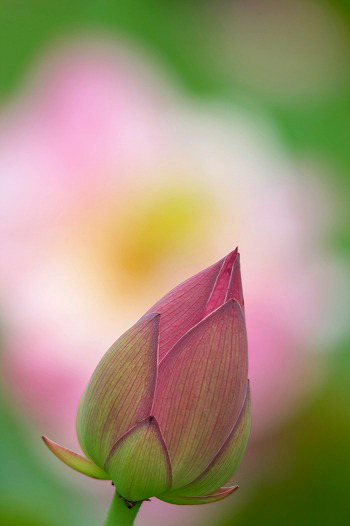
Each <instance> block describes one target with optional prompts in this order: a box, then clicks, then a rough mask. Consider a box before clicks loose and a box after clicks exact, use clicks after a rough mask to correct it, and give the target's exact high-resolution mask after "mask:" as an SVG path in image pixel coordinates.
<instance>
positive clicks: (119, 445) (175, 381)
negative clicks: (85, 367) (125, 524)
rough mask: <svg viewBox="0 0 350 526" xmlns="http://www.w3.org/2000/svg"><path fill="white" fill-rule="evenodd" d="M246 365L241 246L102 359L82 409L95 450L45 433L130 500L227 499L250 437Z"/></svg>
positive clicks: (73, 463)
mask: <svg viewBox="0 0 350 526" xmlns="http://www.w3.org/2000/svg"><path fill="white" fill-rule="evenodd" d="M247 374H248V359H247V337H246V328H245V318H244V306H243V293H242V283H241V274H240V262H239V254H238V252H237V249H236V250H235V251H233V252H231V253H230V254H229V255H228V256H227V257H226V258H224V259H222V260H220V261H219V262H217V263H215V264H214V265H212V266H211V267H209V268H207V269H205V270H203V271H202V272H200V273H199V274H196V275H195V276H193V277H192V278H190V279H189V280H187V281H185V282H184V283H182V284H181V285H179V286H178V287H176V288H175V289H173V290H172V291H171V292H169V293H168V294H167V295H166V296H164V298H162V299H161V300H160V301H159V302H157V303H156V304H155V305H154V306H153V307H152V308H151V309H150V310H149V311H148V312H147V313H146V314H145V315H144V316H143V317H142V318H141V319H140V320H139V321H138V322H137V323H136V324H135V325H134V326H133V327H131V329H129V330H128V331H127V332H126V333H125V334H123V335H122V336H121V337H120V338H119V339H118V340H117V341H116V342H115V343H114V344H113V345H112V347H111V348H110V349H109V350H108V351H107V353H106V354H105V356H104V357H103V358H102V360H101V362H100V363H99V364H98V366H97V368H96V370H95V372H94V374H93V375H92V378H91V380H90V382H89V384H88V386H87V388H86V390H85V392H84V395H83V397H82V400H81V402H80V406H79V410H78V416H77V432H78V438H79V442H80V445H81V447H82V449H83V451H84V452H85V454H86V455H87V457H88V458H83V457H81V456H80V455H77V454H75V453H73V452H70V451H69V450H67V449H65V448H62V447H61V446H59V445H58V444H55V443H54V442H51V441H50V440H48V439H46V438H45V442H46V444H47V445H48V447H49V448H50V449H51V451H52V452H53V453H54V454H55V455H56V456H57V457H58V458H60V459H61V460H62V461H63V462H65V463H66V464H67V465H69V466H70V467H72V468H73V469H76V470H77V471H80V472H82V473H85V474H86V475H89V476H92V477H94V478H100V479H111V480H112V481H113V483H114V485H115V486H116V489H117V491H118V493H119V494H120V495H121V496H122V497H124V498H125V499H126V500H127V501H130V502H136V501H140V500H145V499H147V498H149V497H153V496H156V497H158V498H160V499H162V500H164V501H167V502H171V503H174V504H203V503H208V502H215V501H217V500H221V499H223V498H224V497H226V496H227V495H229V494H230V493H232V492H233V491H234V490H235V489H237V486H233V487H222V486H223V485H224V484H225V483H226V482H227V481H228V480H229V479H230V477H231V476H232V474H233V473H234V471H235V470H236V468H237V467H238V465H239V463H240V461H241V459H242V457H243V454H244V451H245V448H246V444H247V440H248V435H249V429H250V395H249V384H248V380H247Z"/></svg>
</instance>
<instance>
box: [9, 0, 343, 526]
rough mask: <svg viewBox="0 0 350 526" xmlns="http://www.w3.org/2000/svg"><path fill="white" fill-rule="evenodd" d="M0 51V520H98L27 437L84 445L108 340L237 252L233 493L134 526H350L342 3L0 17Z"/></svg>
mask: <svg viewBox="0 0 350 526" xmlns="http://www.w3.org/2000/svg"><path fill="white" fill-rule="evenodd" d="M0 42H1V44H0V64H1V66H0V97H1V108H0V112H1V117H0V200H1V208H0V214H1V221H0V232H1V234H0V238H1V262H0V266H1V271H0V272H1V278H0V279H1V297H0V321H1V355H0V359H1V373H0V374H1V385H0V394H1V396H0V466H1V469H0V524H1V525H2V524H3V525H6V526H7V525H8V526H12V525H13V526H15V525H20V526H59V525H65V526H66V525H67V526H79V525H84V526H90V525H91V526H93V525H98V524H102V522H103V517H104V516H105V514H106V511H107V507H108V505H109V501H110V500H111V498H112V493H113V488H112V487H111V486H110V483H108V482H102V481H93V480H89V479H87V478H84V477H83V476H82V475H79V474H78V473H75V472H73V471H71V470H68V468H65V466H63V465H61V464H60V463H59V462H58V461H57V460H56V459H55V458H54V457H53V456H52V455H51V454H50V453H49V451H48V450H46V448H45V446H44V445H43V444H42V443H41V441H40V435H41V434H46V435H48V436H49V437H50V438H52V439H54V440H56V441H58V442H59V443H62V444H64V445H66V446H67V447H70V448H72V449H75V450H78V447H79V446H78V444H77V439H76V437H75V413H76V409H77V405H78V402H79V399H80V396H81V393H82V391H83V389H84V386H85V385H86V383H87V381H88V379H89V377H90V375H91V373H92V372H93V370H94V368H95V366H96V364H97V363H98V361H99V359H100V357H101V356H102V355H103V353H104V352H105V351H106V349H107V348H108V347H109V345H110V344H111V343H112V342H113V341H114V340H115V339H116V338H117V337H118V336H119V335H120V334H121V333H122V332H123V331H124V330H125V329H126V328H128V327H129V326H130V325H131V324H132V323H133V322H134V321H135V320H137V319H138V318H139V317H140V316H141V315H142V314H143V313H144V312H145V311H146V310H147V309H148V308H149V306H150V305H152V303H154V302H155V301H156V300H157V299H158V298H159V297H160V296H161V295H162V294H164V293H165V292H167V291H168V290H169V289H170V288H171V287H172V286H174V285H175V284H177V283H179V282H180V281H181V280H183V279H185V278H187V277H189V276H190V275H192V274H194V273H196V272H198V271H199V270H201V269H202V268H205V267H206V266H208V265H209V264H211V263H213V262H215V261H217V260H218V259H220V258H221V257H223V256H224V255H225V254H226V253H228V252H229V251H231V250H232V249H233V248H234V247H235V246H236V245H238V246H239V248H240V252H241V258H242V259H241V260H242V274H243V285H244V291H245V299H246V309H247V310H246V314H247V325H248V336H249V344H250V378H251V385H252V396H253V429H252V435H251V440H250V443H249V447H248V451H247V454H246V457H245V460H244V462H243V464H242V466H241V468H240V469H239V471H238V473H237V474H236V475H235V477H234V482H235V483H239V484H240V490H239V492H237V493H235V494H234V495H233V496H232V497H230V498H228V499H227V500H226V501H224V502H222V503H218V504H213V505H206V506H198V507H177V506H172V505H170V504H165V503H162V502H160V501H157V500H156V499H153V500H152V502H150V503H145V504H144V505H143V508H142V511H141V512H140V514H139V516H138V519H137V522H136V524H137V525H139V526H141V525H142V526H151V525H152V526H154V525H159V526H163V525H168V526H175V525H178V524H181V525H182V526H195V525H197V524H198V525H199V524H200V525H201V526H203V525H208V526H210V525H211V526H220V525H222V526H230V525H235V526H245V525H246V526H248V525H251V524H260V525H265V524H266V525H268V526H274V525H276V526H277V525H278V526H281V525H287V526H288V525H289V524H290V525H294V524H295V523H298V524H299V525H300V526H302V525H305V526H306V525H307V526H310V525H313V524H317V525H318V526H321V525H329V524H336V525H342V524H348V518H349V515H350V499H349V468H350V448H349V442H350V381H349V378H350V376H349V374H350V352H349V343H350V334H349V284H350V280H349V250H350V230H349V219H350V207H349V197H350V195H349V189H350V180H349V176H348V174H349V169H350V147H349V138H350V66H349V63H350V62H349V60H350V3H349V2H347V1H346V0H332V1H330V0H329V1H327V0H317V1H316V0H259V1H258V0H257V1H252V0H242V1H238V0H237V1H234V0H233V1H229V0H226V1H224V0H217V1H215V2H212V1H209V0H208V1H206V0H200V1H199V0H186V1H183V0H176V1H160V0H149V1H147V2H145V1H144V0H124V1H118V0H111V1H106V0H95V1H88V0H84V1H80V0H76V1H75V2H70V1H68V0H60V1H56V0H50V1H49V2H47V1H40V0H37V1H34V0H26V1H21V0H11V1H10V0H9V1H4V0H1V2H0Z"/></svg>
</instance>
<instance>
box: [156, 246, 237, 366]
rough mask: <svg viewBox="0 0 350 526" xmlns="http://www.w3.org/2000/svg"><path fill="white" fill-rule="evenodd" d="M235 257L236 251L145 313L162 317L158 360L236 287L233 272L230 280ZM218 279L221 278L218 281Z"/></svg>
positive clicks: (175, 289) (179, 287)
mask: <svg viewBox="0 0 350 526" xmlns="http://www.w3.org/2000/svg"><path fill="white" fill-rule="evenodd" d="M236 257H237V249H236V250H234V251H233V252H231V254H229V255H228V256H226V258H223V259H221V260H220V261H218V262H217V263H215V264H214V265H212V266H210V267H208V268H207V269H205V270H203V271H202V272H199V274H196V275H195V276H193V277H191V278H190V279H188V280H187V281H185V282H184V283H181V284H180V285H178V286H177V287H175V288H174V289H173V290H172V291H170V292H169V293H168V294H166V295H165V296H164V297H163V298H162V299H161V300H159V301H158V302H157V303H156V304H155V305H154V306H153V307H152V308H151V309H149V311H148V312H158V313H160V314H161V315H162V316H161V320H160V340H159V360H160V361H162V359H163V358H164V356H165V355H166V354H167V353H168V352H169V350H170V349H171V348H172V347H173V346H174V344H175V343H176V342H177V341H178V340H179V339H180V338H181V337H182V336H183V335H184V334H185V333H186V332H187V331H188V330H190V329H191V328H192V327H193V326H194V325H195V324H196V323H198V322H199V321H200V320H201V319H203V318H204V316H205V315H206V314H208V313H209V311H210V312H211V311H213V310H214V309H215V308H216V306H220V305H222V304H223V303H224V302H225V301H226V299H225V298H226V295H227V294H226V292H227V290H228V289H229V288H230V287H231V288H232V289H235V288H237V285H236V281H237V275H236V273H235V277H234V279H233V280H232V278H230V276H231V269H232V268H233V266H234V265H233V263H234V261H235V259H236ZM232 265H233V266H232ZM219 276H220V279H218V277H219ZM231 282H232V284H231ZM214 289H215V290H214ZM230 294H231V295H230V298H231V297H233V295H232V294H233V292H232V293H230ZM210 298H212V300H211V301H210V307H207V303H208V301H209V300H210ZM208 309H209V310H208Z"/></svg>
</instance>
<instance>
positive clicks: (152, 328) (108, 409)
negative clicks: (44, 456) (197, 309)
mask: <svg viewBox="0 0 350 526" xmlns="http://www.w3.org/2000/svg"><path fill="white" fill-rule="evenodd" d="M158 336H159V315H157V314H153V315H149V316H146V317H144V318H142V320H140V321H139V322H138V323H136V325H134V326H133V327H131V329H129V330H128V331H127V332H126V333H125V334H123V335H122V336H121V337H120V338H119V339H118V340H117V341H116V342H115V343H114V344H113V345H112V347H111V348H110V349H109V351H108V352H107V353H106V354H105V355H104V357H103V358H102V360H101V361H100V363H99V364H98V366H97V368H96V370H95V372H94V374H93V375H92V378H91V380H90V382H89V384H88V386H87V388H86V390H85V393H84V395H83V398H82V400H81V402H80V406H79V411H78V416H77V432H78V437H79V442H80V445H81V447H82V449H83V451H84V452H85V453H86V454H87V456H89V457H90V458H91V459H92V460H93V461H94V462H95V463H96V464H97V465H99V466H100V467H103V465H104V463H105V461H106V459H107V457H108V455H109V453H110V451H111V448H112V447H113V445H114V444H115V443H116V441H117V440H118V439H119V438H120V437H121V436H123V435H124V434H125V433H126V432H127V431H128V430H129V429H130V428H131V427H133V426H135V425H136V424H137V422H140V421H141V420H143V419H144V418H146V417H147V416H148V415H149V414H150V409H151V406H152V400H153V395H154V389H155V382H156V375H157V349H158Z"/></svg>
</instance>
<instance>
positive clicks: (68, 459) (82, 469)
mask: <svg viewBox="0 0 350 526" xmlns="http://www.w3.org/2000/svg"><path fill="white" fill-rule="evenodd" d="M41 438H42V440H43V441H44V443H45V444H46V446H47V447H48V448H49V450H50V451H51V452H52V453H53V454H54V455H55V456H56V457H57V458H58V459H59V460H61V461H62V462H63V463H64V464H66V466H68V467H70V468H72V469H74V470H75V471H78V472H79V473H82V474H83V475H87V476H88V477H91V478H94V479H100V480H110V476H109V475H108V474H107V473H106V472H105V471H104V470H103V469H101V468H100V467H98V466H97V465H96V464H94V463H93V462H92V461H91V460H90V459H88V458H85V457H82V456H81V455H78V453H74V452H73V451H71V450H70V449H67V448H65V447H63V446H60V445H59V444H57V443H56V442H54V441H53V440H50V439H49V438H47V437H46V436H45V435H42V436H41Z"/></svg>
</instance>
